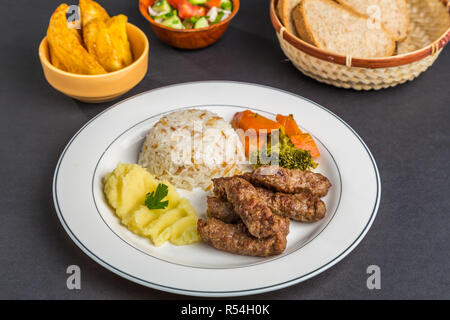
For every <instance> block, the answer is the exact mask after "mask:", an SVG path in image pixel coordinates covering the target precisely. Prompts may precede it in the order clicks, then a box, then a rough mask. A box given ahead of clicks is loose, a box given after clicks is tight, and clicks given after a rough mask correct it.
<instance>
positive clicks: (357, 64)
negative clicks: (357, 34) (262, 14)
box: [270, 0, 450, 90]
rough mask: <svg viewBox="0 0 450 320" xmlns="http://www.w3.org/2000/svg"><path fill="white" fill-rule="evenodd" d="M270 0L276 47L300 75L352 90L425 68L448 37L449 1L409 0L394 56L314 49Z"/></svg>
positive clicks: (397, 81) (380, 84)
mask: <svg viewBox="0 0 450 320" xmlns="http://www.w3.org/2000/svg"><path fill="white" fill-rule="evenodd" d="M277 3H278V0H270V19H271V21H272V25H273V27H274V29H275V32H276V34H277V37H278V40H279V41H280V45H281V48H282V50H283V52H284V53H285V54H286V56H287V57H288V58H289V60H291V62H292V63H293V64H294V66H295V67H296V68H297V69H299V70H300V71H301V72H302V73H303V74H305V75H307V76H309V77H311V78H314V79H316V80H318V81H320V82H324V83H327V84H332V85H334V86H337V87H343V88H353V89H356V90H371V89H376V90H377V89H382V88H387V87H392V86H395V85H397V84H401V83H404V82H406V81H408V80H413V79H415V78H416V77H417V76H419V74H421V73H422V72H424V71H425V70H426V69H428V68H429V67H430V66H431V65H432V64H433V63H434V61H435V60H436V59H437V57H438V56H439V54H440V52H441V51H442V50H443V48H444V47H445V46H446V44H447V43H448V42H449V40H450V16H449V13H450V12H449V9H450V0H409V1H408V2H407V4H408V10H409V21H410V30H409V35H408V38H407V39H406V40H404V41H403V42H401V43H399V44H398V45H397V48H398V50H399V52H398V54H397V55H394V56H390V57H382V58H371V59H365V58H359V57H358V58H356V57H351V56H344V55H339V54H336V53H333V52H330V51H327V50H322V49H319V48H317V47H315V46H313V45H311V44H309V43H307V42H306V41H303V40H302V39H300V38H299V37H298V36H297V35H296V34H292V33H290V32H289V31H287V30H286V28H285V27H284V26H283V24H282V22H281V21H280V19H279V18H278V15H277V13H276V7H277Z"/></svg>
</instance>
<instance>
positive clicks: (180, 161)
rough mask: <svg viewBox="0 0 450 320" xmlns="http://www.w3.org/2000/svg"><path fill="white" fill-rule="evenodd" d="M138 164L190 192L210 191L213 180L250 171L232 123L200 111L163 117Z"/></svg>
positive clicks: (151, 131) (146, 141)
mask: <svg viewBox="0 0 450 320" xmlns="http://www.w3.org/2000/svg"><path fill="white" fill-rule="evenodd" d="M138 163H139V164H140V165H141V166H142V167H144V168H146V169H147V170H148V171H149V172H150V173H151V174H153V175H155V176H156V177H157V178H158V179H162V180H167V181H169V182H170V183H172V184H173V185H174V186H176V187H178V188H182V189H186V190H192V189H193V188H196V187H201V188H203V189H205V190H206V189H209V188H211V186H212V183H211V179H213V178H219V177H226V176H232V175H234V174H240V173H241V172H243V171H246V170H247V169H248V164H247V162H246V159H245V154H244V149H243V146H242V143H241V141H240V139H239V137H238V135H237V134H236V132H235V131H234V130H233V128H232V127H231V126H230V124H229V123H228V122H226V121H225V120H224V119H223V118H221V117H219V116H218V115H217V114H215V113H212V112H210V111H207V110H199V109H189V110H182V111H176V112H172V113H170V114H168V115H165V116H164V117H162V118H161V119H160V120H159V121H158V122H157V123H156V124H155V125H154V126H153V127H152V128H151V129H150V131H149V133H148V134H147V137H146V138H145V142H144V144H143V145H142V148H141V151H140V154H139V161H138Z"/></svg>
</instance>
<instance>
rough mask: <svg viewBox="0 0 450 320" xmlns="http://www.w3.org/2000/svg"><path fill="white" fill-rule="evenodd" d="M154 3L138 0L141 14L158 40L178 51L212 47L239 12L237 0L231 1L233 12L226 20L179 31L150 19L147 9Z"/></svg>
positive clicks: (152, 1) (150, 0)
mask: <svg viewBox="0 0 450 320" xmlns="http://www.w3.org/2000/svg"><path fill="white" fill-rule="evenodd" d="M155 2H156V0H139V10H140V11H141V14H142V15H143V16H144V17H145V19H147V20H148V21H149V22H150V25H151V26H152V29H153V31H154V32H155V33H156V35H157V36H158V38H159V39H161V40H162V41H163V42H165V43H167V44H168V45H171V46H173V47H175V48H179V49H200V48H204V47H207V46H210V45H212V44H213V43H215V42H216V41H217V40H219V38H220V37H221V36H222V35H223V34H224V32H225V30H226V29H227V28H228V25H229V24H230V21H231V19H233V17H234V16H235V15H236V13H237V12H238V10H239V0H232V2H233V11H232V12H231V14H230V16H229V17H228V18H227V19H225V20H223V21H221V22H219V23H217V24H215V25H212V26H209V27H206V28H201V29H182V30H179V29H174V28H169V27H166V26H164V25H162V24H160V23H157V22H156V21H155V20H153V19H152V17H150V15H149V13H148V7H149V6H152V5H153V4H154V3H155Z"/></svg>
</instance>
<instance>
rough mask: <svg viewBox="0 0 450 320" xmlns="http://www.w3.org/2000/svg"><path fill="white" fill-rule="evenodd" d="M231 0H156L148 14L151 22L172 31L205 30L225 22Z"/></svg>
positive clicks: (231, 7)
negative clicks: (153, 21)
mask: <svg viewBox="0 0 450 320" xmlns="http://www.w3.org/2000/svg"><path fill="white" fill-rule="evenodd" d="M232 11H233V3H232V2H231V0H157V1H156V2H155V3H154V4H153V6H149V7H148V12H149V14H150V16H151V17H152V19H153V20H155V21H156V22H158V23H160V24H162V25H164V26H166V27H170V28H174V29H199V28H205V27H208V26H211V25H214V24H217V23H219V22H220V21H223V20H225V19H226V18H228V16H229V15H230V14H231V12H232Z"/></svg>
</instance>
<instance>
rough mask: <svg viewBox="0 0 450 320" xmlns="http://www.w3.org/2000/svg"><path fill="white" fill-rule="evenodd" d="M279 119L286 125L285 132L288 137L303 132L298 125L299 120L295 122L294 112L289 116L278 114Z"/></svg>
mask: <svg viewBox="0 0 450 320" xmlns="http://www.w3.org/2000/svg"><path fill="white" fill-rule="evenodd" d="M277 121H278V123H279V124H281V125H282V126H283V127H284V132H285V133H286V134H287V136H288V137H291V136H296V135H299V134H302V131H301V130H300V128H299V127H298V125H297V122H295V120H294V116H293V115H292V114H290V115H288V116H283V115H281V114H277Z"/></svg>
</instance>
